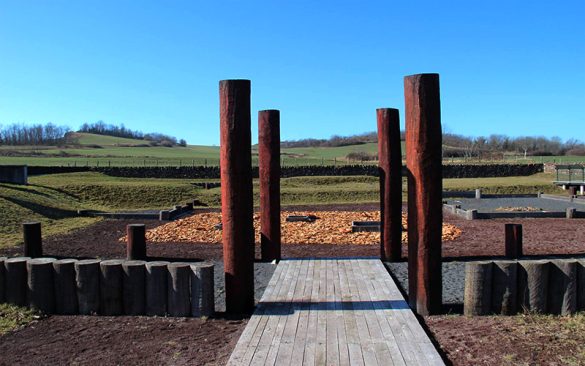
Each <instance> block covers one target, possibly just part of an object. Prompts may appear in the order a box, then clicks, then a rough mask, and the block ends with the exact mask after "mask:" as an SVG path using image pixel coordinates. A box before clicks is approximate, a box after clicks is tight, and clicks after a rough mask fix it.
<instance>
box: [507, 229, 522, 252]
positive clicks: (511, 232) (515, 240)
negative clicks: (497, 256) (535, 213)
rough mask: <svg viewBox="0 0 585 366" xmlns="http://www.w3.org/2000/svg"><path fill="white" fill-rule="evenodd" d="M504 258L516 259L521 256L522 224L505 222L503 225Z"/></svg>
mask: <svg viewBox="0 0 585 366" xmlns="http://www.w3.org/2000/svg"><path fill="white" fill-rule="evenodd" d="M505 238H506V239H505V240H506V241H505V246H506V258H509V259H518V258H521V257H522V225H520V224H506V226H505Z"/></svg>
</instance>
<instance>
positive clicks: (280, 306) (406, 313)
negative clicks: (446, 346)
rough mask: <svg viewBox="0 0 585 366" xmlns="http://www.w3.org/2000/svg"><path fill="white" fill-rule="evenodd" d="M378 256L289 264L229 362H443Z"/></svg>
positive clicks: (274, 278) (270, 288)
mask: <svg viewBox="0 0 585 366" xmlns="http://www.w3.org/2000/svg"><path fill="white" fill-rule="evenodd" d="M443 364H444V363H443V361H442V359H441V357H440V355H439V354H438V352H437V350H436V349H435V347H434V346H433V344H432V343H431V341H430V339H429V338H428V336H427V334H426V333H425V332H424V330H423V329H422V327H421V326H420V324H419V322H418V321H417V319H416V317H415V316H414V314H413V313H412V311H411V310H410V308H409V307H408V304H407V303H406V301H405V300H404V298H403V297H402V294H401V293H400V291H399V290H398V288H397V286H396V284H395V283H394V280H393V279H392V277H390V275H389V274H388V272H387V271H386V268H385V267H384V265H383V264H382V262H381V261H380V260H377V259H306V260H304V259H301V260H282V261H280V263H279V264H278V266H277V267H276V271H275V272H274V275H273V276H272V279H271V280H270V282H269V284H268V287H267V288H266V291H265V292H264V295H263V297H262V299H261V301H260V303H259V304H258V307H257V308H256V311H255V312H254V314H253V315H252V317H251V318H250V321H249V322H248V324H247V326H246V328H245V329H244V332H243V333H242V335H241V337H240V339H239V341H238V343H237V345H236V348H235V349H234V352H233V353H232V355H231V357H230V360H229V362H228V365H278V366H281V365H443Z"/></svg>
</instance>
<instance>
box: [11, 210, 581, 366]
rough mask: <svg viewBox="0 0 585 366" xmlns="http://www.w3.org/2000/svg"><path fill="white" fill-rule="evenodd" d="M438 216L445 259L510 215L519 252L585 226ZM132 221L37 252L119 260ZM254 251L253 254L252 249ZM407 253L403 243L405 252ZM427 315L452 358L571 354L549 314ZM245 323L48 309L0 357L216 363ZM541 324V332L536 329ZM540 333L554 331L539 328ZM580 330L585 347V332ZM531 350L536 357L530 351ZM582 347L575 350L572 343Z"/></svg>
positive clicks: (351, 250) (484, 243)
mask: <svg viewBox="0 0 585 366" xmlns="http://www.w3.org/2000/svg"><path fill="white" fill-rule="evenodd" d="M376 208H377V205H343V206H339V205H330V206H318V207H302V208H300V207H295V209H296V210H299V211H300V210H311V209H314V210H316V209H318V210H320V211H327V210H330V211H335V210H346V211H347V210H372V209H376ZM445 220H446V221H448V222H449V223H452V224H454V225H455V226H457V227H458V228H460V229H461V230H462V234H461V236H460V237H458V238H456V239H455V240H452V241H446V242H444V243H443V256H444V257H451V258H463V257H476V256H488V257H493V256H501V255H503V253H504V224H505V223H509V222H510V223H511V222H513V223H518V224H522V225H523V229H524V252H525V254H527V255H560V254H584V253H585V225H583V222H582V221H580V220H578V219H577V220H566V219H515V220H512V221H511V220H505V219H498V220H475V221H466V220H463V219H460V218H458V217H455V216H445ZM130 223H137V221H127V220H104V221H102V222H99V223H97V224H95V225H92V226H90V227H88V228H85V229H82V230H78V231H75V232H72V233H69V234H66V235H61V236H55V237H51V238H47V239H46V240H45V241H44V252H45V255H47V256H54V257H77V258H85V257H98V258H123V257H125V246H124V243H122V242H120V241H119V238H120V237H122V236H123V235H125V227H126V225H127V224H130ZM146 225H147V228H149V229H151V228H154V227H156V226H159V225H161V223H160V222H158V221H153V222H146ZM256 249H257V258H259V247H258V246H257V248H256ZM282 252H283V257H285V258H295V257H364V256H378V255H379V246H378V245H364V244H360V245H351V244H337V245H331V244H286V245H283V250H282ZM21 253H22V248H21V247H17V248H11V249H6V250H3V251H1V252H0V254H2V255H20V254H21ZM148 254H149V256H150V258H151V259H159V258H165V259H167V260H190V261H193V260H197V259H200V260H213V259H215V260H221V258H222V247H221V245H220V244H205V243H177V242H175V243H173V242H170V243H149V244H148ZM406 254H407V252H406V246H404V249H403V256H404V257H405V258H406ZM425 322H426V323H427V324H428V326H429V328H430V330H431V331H432V332H433V334H434V336H435V337H436V339H437V341H438V342H439V344H440V345H441V348H442V349H443V350H444V352H446V354H447V355H448V356H449V358H450V359H451V360H452V361H453V363H454V364H456V365H478V364H479V365H481V364H486V365H487V364H490V365H494V364H506V363H507V362H508V360H512V362H510V363H509V364H519V363H520V364H522V363H523V362H526V364H566V363H567V362H564V363H563V362H561V361H558V360H572V359H571V358H570V357H573V355H574V354H573V353H574V352H575V348H574V347H564V346H563V345H564V343H565V342H564V341H563V340H562V339H561V338H558V337H556V338H555V336H554V334H556V333H555V332H562V331H564V329H565V328H564V324H565V323H564V322H565V321H564V320H562V319H561V318H559V319H554V318H553V320H551V321H550V322H549V323H550V324H549V325H547V326H544V325H543V324H541V323H535V325H534V327H535V328H530V326H525V327H524V328H522V329H524V331H522V332H517V331H515V327H517V326H518V324H517V322H518V317H477V318H466V317H463V316H444V317H427V318H426V319H425ZM245 323H246V321H245V320H243V321H237V320H236V321H233V320H230V319H226V318H224V317H222V315H221V314H219V315H218V317H217V318H215V319H210V320H207V321H204V320H201V319H181V318H175V319H172V318H146V317H85V316H69V317H59V316H51V317H48V318H46V319H43V320H41V321H38V322H36V323H34V324H33V325H30V326H28V327H25V328H23V329H21V330H18V331H15V332H12V333H9V334H6V335H4V336H2V337H1V338H0V364H7V365H8V364H65V363H80V364H89V363H93V364H96V363H97V364H139V363H140V364H145V363H146V364H186V363H189V364H192V365H206V364H224V363H225V361H226V360H227V358H228V357H229V354H230V352H231V350H232V349H233V346H234V345H235V342H236V341H237V339H238V337H239V335H240V333H241V331H242V330H243V328H244V327H245ZM547 327H548V328H547ZM555 327H556V328H555ZM539 329H540V330H544V331H541V332H537V331H535V330H539ZM548 331H550V332H553V333H550V334H548V335H547V334H546V332H548ZM581 334H585V332H581ZM547 337H548V338H547ZM551 337H552V338H551ZM579 337H581V338H579V339H580V342H581V344H583V343H584V341H585V339H583V337H582V336H579ZM539 347H540V348H539ZM538 349H542V351H538ZM537 351H538V352H537ZM534 352H536V354H537V355H536V356H531V354H532V353H534ZM580 352H583V350H582V349H580ZM495 356H497V357H495ZM514 357H516V358H514ZM514 361H518V362H514ZM584 362H585V361H584ZM574 364H579V363H574Z"/></svg>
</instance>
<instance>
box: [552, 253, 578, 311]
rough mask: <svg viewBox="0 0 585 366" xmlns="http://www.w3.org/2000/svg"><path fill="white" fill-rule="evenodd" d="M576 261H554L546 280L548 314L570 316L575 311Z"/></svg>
mask: <svg viewBox="0 0 585 366" xmlns="http://www.w3.org/2000/svg"><path fill="white" fill-rule="evenodd" d="M577 270H578V268H577V261H576V260H554V261H552V262H551V263H550V267H549V279H548V312H549V313H551V314H562V315H570V314H573V313H575V312H576V311H577Z"/></svg>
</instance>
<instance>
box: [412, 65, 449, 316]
mask: <svg viewBox="0 0 585 366" xmlns="http://www.w3.org/2000/svg"><path fill="white" fill-rule="evenodd" d="M404 97H405V106H406V108H405V111H406V166H407V169H408V283H409V286H408V287H409V292H408V299H409V304H410V306H411V308H413V309H415V310H416V312H417V313H418V314H420V315H430V314H438V313H440V312H441V305H442V276H441V231H442V221H443V209H442V193H443V181H442V165H441V155H442V135H441V106H440V95H439V75H438V74H419V75H412V76H407V77H405V78H404Z"/></svg>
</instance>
